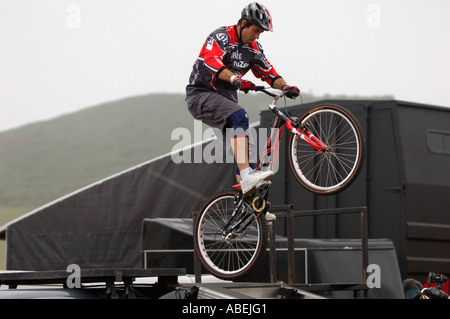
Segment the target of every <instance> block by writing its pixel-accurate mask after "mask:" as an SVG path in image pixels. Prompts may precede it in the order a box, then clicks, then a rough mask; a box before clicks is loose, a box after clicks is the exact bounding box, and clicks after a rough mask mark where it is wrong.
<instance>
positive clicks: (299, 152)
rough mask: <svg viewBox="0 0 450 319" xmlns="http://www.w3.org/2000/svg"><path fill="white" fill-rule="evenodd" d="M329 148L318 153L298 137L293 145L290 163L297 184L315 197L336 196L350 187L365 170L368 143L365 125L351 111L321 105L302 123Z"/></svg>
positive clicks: (290, 145)
mask: <svg viewBox="0 0 450 319" xmlns="http://www.w3.org/2000/svg"><path fill="white" fill-rule="evenodd" d="M298 123H299V124H300V126H302V127H305V128H306V129H307V130H308V131H309V132H311V133H312V134H313V135H314V136H316V137H317V138H318V139H319V140H320V141H322V142H323V143H324V144H326V146H327V147H328V149H327V151H326V152H320V151H317V150H315V149H314V148H313V147H311V146H310V145H309V144H307V143H306V142H304V141H303V140H302V139H301V138H300V137H299V136H298V135H295V134H292V136H291V139H290V141H289V162H290V166H291V170H292V172H293V173H294V175H295V177H296V179H297V181H298V182H299V183H300V184H301V185H302V186H303V187H305V188H306V189H308V190H309V191H311V192H313V193H317V194H322V195H332V194H336V193H338V192H340V191H342V190H344V189H345V188H347V187H348V186H350V185H351V184H352V183H353V181H354V180H355V178H356V177H357V176H358V174H359V172H360V170H361V167H362V166H363V163H364V159H365V154H366V141H365V137H364V133H363V131H362V129H361V125H360V124H359V122H358V121H357V119H356V118H355V116H354V115H353V114H352V113H350V112H349V111H348V110H347V109H345V108H344V107H342V106H339V105H334V104H324V105H319V106H316V107H314V108H311V109H310V110H308V111H307V112H306V113H305V114H303V115H302V117H301V118H300V119H299V120H298Z"/></svg>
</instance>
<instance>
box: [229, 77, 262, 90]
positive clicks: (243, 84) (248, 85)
mask: <svg viewBox="0 0 450 319" xmlns="http://www.w3.org/2000/svg"><path fill="white" fill-rule="evenodd" d="M233 85H234V86H235V87H237V88H238V89H239V90H241V91H244V92H245V93H248V91H250V90H254V89H255V87H256V85H255V83H253V82H252V81H248V80H244V79H240V78H235V79H234V80H233Z"/></svg>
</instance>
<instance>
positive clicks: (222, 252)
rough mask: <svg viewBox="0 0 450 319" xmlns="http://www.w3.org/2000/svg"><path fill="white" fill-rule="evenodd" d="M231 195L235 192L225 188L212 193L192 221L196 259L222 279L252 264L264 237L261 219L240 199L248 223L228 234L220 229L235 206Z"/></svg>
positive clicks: (245, 270) (235, 275)
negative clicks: (246, 214)
mask: <svg viewBox="0 0 450 319" xmlns="http://www.w3.org/2000/svg"><path fill="white" fill-rule="evenodd" d="M235 195H236V192H234V191H228V192H223V193H220V194H218V195H216V196H214V197H213V198H212V199H211V200H210V201H208V202H207V203H206V204H205V206H204V208H203V209H202V211H201V212H200V214H199V216H198V218H197V221H196V225H195V234H194V237H195V247H196V250H197V254H198V256H199V257H200V260H201V261H202V263H203V265H204V266H205V267H206V269H207V270H208V271H209V272H211V273H212V274H213V275H214V276H216V277H218V278H221V279H225V280H234V279H238V278H241V277H243V276H245V275H246V274H247V273H248V272H249V271H250V270H251V269H252V268H253V267H254V266H255V265H256V263H257V261H258V260H259V257H260V255H261V252H263V251H264V249H265V242H266V241H267V230H266V228H265V227H266V225H265V221H263V220H262V219H261V216H260V217H258V216H257V214H256V213H255V212H254V211H253V210H251V208H250V203H248V202H245V203H244V206H245V208H244V210H245V211H251V214H250V216H249V223H250V226H248V228H247V229H245V230H242V231H236V232H233V233H229V232H228V233H227V234H228V237H227V234H224V233H223V229H224V226H225V225H226V224H227V222H228V221H229V219H230V218H231V215H232V213H233V211H234V210H235V208H236V204H235V203H234V200H235ZM238 229H239V228H238ZM263 238H266V240H263ZM263 246H264V247H263Z"/></svg>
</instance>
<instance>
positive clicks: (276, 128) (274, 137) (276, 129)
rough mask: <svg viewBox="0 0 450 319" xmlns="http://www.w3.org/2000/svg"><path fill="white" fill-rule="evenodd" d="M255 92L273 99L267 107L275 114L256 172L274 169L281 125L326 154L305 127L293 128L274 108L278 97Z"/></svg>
mask: <svg viewBox="0 0 450 319" xmlns="http://www.w3.org/2000/svg"><path fill="white" fill-rule="evenodd" d="M257 91H262V92H264V93H266V94H268V95H270V96H273V97H274V99H273V102H272V104H270V105H269V109H270V110H271V111H272V112H273V113H274V114H275V116H274V119H273V121H272V125H271V126H272V128H271V132H270V135H269V136H268V138H267V143H266V147H265V150H264V152H263V153H262V154H261V159H260V161H259V165H258V168H257V169H258V170H259V169H262V168H264V169H266V168H268V169H270V170H272V171H273V170H274V168H275V167H276V163H277V159H278V151H279V147H280V141H281V134H282V132H283V124H286V127H287V129H288V130H289V131H290V132H292V133H293V134H296V135H298V136H299V137H300V138H301V139H302V140H303V141H305V142H306V143H308V144H309V145H311V146H312V147H313V148H314V149H316V150H317V151H318V152H323V153H326V152H327V150H328V146H327V145H326V144H324V143H323V142H322V141H321V140H319V139H318V138H317V137H316V136H314V134H312V133H311V132H310V131H308V129H307V128H306V127H303V128H297V127H295V124H294V122H293V121H292V119H290V118H289V117H288V116H287V115H286V114H284V113H283V112H281V111H280V110H279V109H278V108H277V107H276V104H277V102H278V99H279V98H280V95H278V94H272V93H270V92H267V91H266V90H264V89H260V90H257ZM272 151H273V158H272V159H271V158H270V156H271V155H272Z"/></svg>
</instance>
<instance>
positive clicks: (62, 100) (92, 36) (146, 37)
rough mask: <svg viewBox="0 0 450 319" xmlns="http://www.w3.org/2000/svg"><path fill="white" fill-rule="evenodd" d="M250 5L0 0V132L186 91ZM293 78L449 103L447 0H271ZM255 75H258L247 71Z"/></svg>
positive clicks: (343, 90)
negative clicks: (209, 51)
mask: <svg viewBox="0 0 450 319" xmlns="http://www.w3.org/2000/svg"><path fill="white" fill-rule="evenodd" d="M249 2H250V1H242V0H227V1H223V0H221V1H216V0H208V1H207V0H203V1H202V0H198V1H190V0H166V1H154V0H70V1H66V0H0V131H4V130H8V129H11V128H14V127H17V126H21V125H24V124H27V123H30V122H35V121H40V120H45V119H49V118H53V117H56V116H59V115H61V114H66V113H69V112H73V111H76V110H79V109H82V108H85V107H89V106H93V105H96V104H99V103H103V102H107V101H113V100H117V99H121V98H124V97H128V96H133V95H138V94H147V93H151V92H180V93H182V92H184V88H185V86H186V84H187V81H188V78H189V74H190V71H191V67H192V64H193V62H194V60H195V59H196V57H197V55H198V53H199V51H200V48H201V46H202V44H203V42H204V40H205V38H206V36H207V35H208V34H209V33H210V32H211V31H213V30H214V29H216V28H217V27H220V26H223V25H232V24H235V23H236V21H237V20H238V19H239V17H240V12H241V10H242V8H243V7H244V6H245V5H246V4H247V3H249ZM261 3H262V4H264V5H265V6H266V7H267V8H268V9H269V11H270V12H271V14H272V17H273V24H274V32H273V33H270V32H265V33H264V34H262V35H261V37H260V42H261V44H262V45H263V47H264V51H265V53H266V56H267V58H268V59H269V61H270V62H271V63H272V64H273V65H274V66H275V68H276V69H277V71H278V72H279V73H280V74H281V75H282V76H283V77H284V78H285V79H286V80H287V82H288V83H290V84H294V85H297V86H299V88H300V89H301V90H302V91H304V92H308V93H314V94H318V95H319V94H325V93H329V94H357V95H383V94H392V95H394V97H395V98H396V99H398V100H406V101H411V102H418V103H426V104H433V105H440V106H448V107H450V1H449V0H379V1H377V0H368V1H366V0H265V1H261ZM248 78H249V79H254V78H253V77H252V76H250V75H249V76H248Z"/></svg>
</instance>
